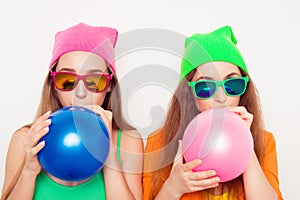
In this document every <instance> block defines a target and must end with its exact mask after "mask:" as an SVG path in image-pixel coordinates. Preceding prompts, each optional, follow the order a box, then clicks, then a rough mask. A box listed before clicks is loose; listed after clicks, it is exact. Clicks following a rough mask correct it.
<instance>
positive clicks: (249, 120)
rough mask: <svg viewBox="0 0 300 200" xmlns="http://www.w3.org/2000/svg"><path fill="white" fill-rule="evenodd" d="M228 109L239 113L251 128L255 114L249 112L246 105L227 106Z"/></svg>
mask: <svg viewBox="0 0 300 200" xmlns="http://www.w3.org/2000/svg"><path fill="white" fill-rule="evenodd" d="M226 109H228V110H230V111H232V112H234V113H236V114H238V115H239V116H240V117H241V118H242V119H243V120H244V121H245V122H246V123H247V126H248V127H249V128H250V127H251V124H252V121H253V114H251V113H249V112H248V111H247V109H246V108H245V107H244V106H237V107H227V108H226Z"/></svg>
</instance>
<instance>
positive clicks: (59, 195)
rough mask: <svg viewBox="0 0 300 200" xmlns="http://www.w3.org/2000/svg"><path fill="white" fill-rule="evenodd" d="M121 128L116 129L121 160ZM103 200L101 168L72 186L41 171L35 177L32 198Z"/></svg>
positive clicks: (43, 199) (37, 199)
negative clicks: (82, 181) (84, 180)
mask: <svg viewBox="0 0 300 200" xmlns="http://www.w3.org/2000/svg"><path fill="white" fill-rule="evenodd" d="M121 133H122V131H121V130H118V141H117V157H118V160H119V163H120V165H121V166H122V160H121V152H120V145H121ZM68 199H70V200H82V199H84V200H85V199H89V200H104V199H106V193H105V185H104V176H103V170H101V171H99V172H98V173H97V174H96V175H95V176H93V177H92V178H91V179H89V180H88V181H86V182H84V183H82V184H80V185H77V186H73V187H69V186H63V185H60V184H58V183H56V182H55V181H53V180H52V179H51V178H49V177H48V176H47V175H46V174H45V172H44V171H41V172H40V174H39V175H38V176H37V178H36V183H35V189H34V196H33V200H68Z"/></svg>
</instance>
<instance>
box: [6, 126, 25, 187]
mask: <svg viewBox="0 0 300 200" xmlns="http://www.w3.org/2000/svg"><path fill="white" fill-rule="evenodd" d="M29 128H30V127H29V126H23V127H21V128H19V129H18V130H16V131H15V132H14V133H13V135H12V137H11V140H10V144H9V147H8V152H7V156H6V166H5V178H4V184H3V188H6V187H7V185H8V184H9V183H10V182H11V180H12V179H13V177H14V176H15V174H16V173H17V170H18V167H19V166H20V164H21V162H22V161H23V159H24V156H25V151H24V146H23V141H24V137H25V134H26V132H27V131H28V130H29Z"/></svg>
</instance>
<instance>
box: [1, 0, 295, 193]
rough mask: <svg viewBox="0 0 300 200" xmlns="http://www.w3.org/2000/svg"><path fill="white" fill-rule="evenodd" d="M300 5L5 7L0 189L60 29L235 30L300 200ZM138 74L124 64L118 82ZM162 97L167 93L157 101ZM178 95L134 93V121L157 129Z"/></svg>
mask: <svg viewBox="0 0 300 200" xmlns="http://www.w3.org/2000/svg"><path fill="white" fill-rule="evenodd" d="M298 4H299V2H297V1H296V0H293V1H292V0H287V1H278V0H267V1H258V0H255V1H248V2H247V3H241V1H238V0H236V1H234V0H229V1H219V2H217V1H208V0H207V1H199V0H198V1H185V2H184V1H178V2H176V1H171V0H170V1H169V0H168V1H158V0H156V1H137V0H136V1H120V2H116V1H99V0H98V1H96V0H95V1H91V0H87V1H74V0H68V1H61V0H51V1H49V0H48V1H35V3H33V2H31V1H21V0H18V1H16V0H11V1H1V3H0V22H1V23H0V30H1V31H0V34H1V35H0V36H1V37H0V56H1V60H0V61H1V73H0V74H1V78H0V92H1V98H0V102H1V109H0V110H1V112H0V113H1V114H0V186H2V184H3V179H4V168H5V157H6V152H7V148H8V144H9V140H10V137H11V135H12V134H13V132H14V131H15V130H16V129H18V128H19V127H21V126H22V125H25V124H27V123H30V122H31V121H32V119H33V117H34V114H35V111H36V109H37V105H38V101H39V98H40V92H41V86H42V83H43V80H44V78H45V75H46V73H47V69H48V68H47V66H48V63H49V61H50V58H51V50H52V45H53V41H54V35H55V33H56V32H57V31H59V30H62V29H65V28H67V27H69V26H71V25H75V24H77V23H78V22H85V23H88V24H90V25H102V26H111V27H116V28H117V29H118V30H119V33H120V34H122V33H124V32H127V31H132V30H135V29H140V28H161V29H167V30H171V31H175V32H178V33H180V34H183V35H187V36H190V35H191V34H192V33H195V32H210V31H212V30H214V29H216V28H218V27H220V26H223V25H227V24H228V25H230V26H231V27H232V28H233V30H234V33H235V35H236V38H237V40H238V46H239V48H240V50H241V51H242V53H243V56H244V58H245V61H246V63H247V66H248V69H249V71H250V74H251V75H252V78H253V79H254V81H255V83H256V85H257V87H258V89H259V93H260V97H261V101H262V107H263V113H264V118H265V124H266V129H267V130H269V131H271V132H273V133H274V135H275V138H276V141H277V151H278V162H279V179H280V187H281V190H282V192H283V194H284V197H285V198H286V199H298V198H299V194H300V193H299V189H298V187H297V185H298V186H299V179H300V175H299V171H298V170H299V169H300V159H299V152H300V151H299V150H300V145H299V140H300V128H299V119H300V118H299V116H298V113H299V111H300V105H299V99H298V98H299V97H300V95H299V72H300V65H299V55H300V50H299V46H300V27H299V26H300V25H299V19H300V14H299V6H298ZM182 45H183V44H182ZM136 57H137V56H136ZM159 59H160V58H157V60H159ZM157 60H156V61H157ZM171 60H172V61H171ZM143 61H144V62H145V60H143ZM149 62H151V60H149ZM172 62H174V63H176V64H175V65H173V64H168V66H173V67H174V70H175V71H177V72H178V71H179V64H180V63H179V59H176V58H175V59H170V63H172ZM129 63H130V62H129ZM132 69H133V67H129V66H128V67H127V68H126V66H124V65H123V66H122V68H121V66H118V70H119V76H120V77H122V76H125V75H126V73H129V72H130V70H132ZM145 91H146V92H145ZM157 91H161V93H159V95H158V93H157ZM123 92H128V91H123ZM129 92H132V91H129ZM171 92H172V91H171ZM171 92H170V90H166V89H165V88H162V87H160V86H157V85H155V86H153V87H152V88H151V87H149V86H147V87H145V88H144V93H143V90H139V91H137V92H135V93H134V92H133V97H132V101H133V102H139V103H134V106H132V107H131V108H130V111H129V115H130V117H131V119H130V121H131V123H132V124H140V126H143V125H145V126H146V125H147V123H148V124H149V123H151V122H149V120H150V121H151V119H150V117H149V116H150V114H149V110H151V107H153V106H154V105H160V106H161V107H162V108H164V109H165V108H166V106H167V103H168V100H169V98H170V96H171ZM145 94H147V95H145ZM149 94H151V95H150V96H151V98H153V99H155V100H156V101H155V103H154V104H153V103H151V102H153V101H149ZM134 95H135V96H136V97H134ZM131 104H132V102H131ZM128 105H129V106H130V103H129V104H128ZM143 123H144V124H143ZM141 124H142V125H141ZM297 197H298V198H297Z"/></svg>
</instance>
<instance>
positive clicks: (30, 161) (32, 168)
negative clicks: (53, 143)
mask: <svg viewBox="0 0 300 200" xmlns="http://www.w3.org/2000/svg"><path fill="white" fill-rule="evenodd" d="M49 117H50V111H48V112H47V113H45V114H44V115H43V116H41V117H40V118H38V119H37V120H35V121H34V122H33V124H32V126H31V127H30V129H29V131H28V132H27V133H26V134H25V138H24V141H23V144H24V149H25V163H24V168H23V170H25V172H26V173H28V174H30V175H37V174H39V173H40V171H41V165H40V163H39V161H38V158H37V153H38V152H39V151H40V150H41V149H42V148H44V146H45V141H41V142H39V143H38V141H39V140H40V139H41V138H42V137H43V136H44V135H46V134H47V133H48V131H49V125H50V124H51V120H50V119H48V118H49Z"/></svg>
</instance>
